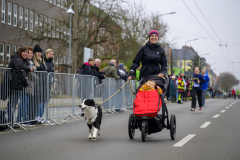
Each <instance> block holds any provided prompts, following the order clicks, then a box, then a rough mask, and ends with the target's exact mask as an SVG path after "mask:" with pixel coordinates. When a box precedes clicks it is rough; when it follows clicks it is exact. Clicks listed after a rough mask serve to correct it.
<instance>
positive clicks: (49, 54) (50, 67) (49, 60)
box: [44, 49, 54, 72]
mask: <svg viewBox="0 0 240 160" xmlns="http://www.w3.org/2000/svg"><path fill="white" fill-rule="evenodd" d="M53 55H54V53H53V50H52V49H47V51H46V54H45V55H44V61H45V65H46V66H47V71H48V72H54V63H53Z"/></svg>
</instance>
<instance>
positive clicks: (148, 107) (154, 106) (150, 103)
mask: <svg viewBox="0 0 240 160" xmlns="http://www.w3.org/2000/svg"><path fill="white" fill-rule="evenodd" d="M161 106H162V101H161V98H160V96H159V94H158V91H157V90H156V89H155V90H150V91H138V92H137V96H136V98H135V100H134V103H133V111H134V114H135V115H136V116H137V117H142V116H148V117H155V116H156V115H157V114H158V112H159V111H160V109H161Z"/></svg>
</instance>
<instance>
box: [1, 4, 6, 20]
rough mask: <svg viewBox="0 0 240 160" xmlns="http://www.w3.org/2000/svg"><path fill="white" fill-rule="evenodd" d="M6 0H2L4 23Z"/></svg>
mask: <svg viewBox="0 0 240 160" xmlns="http://www.w3.org/2000/svg"><path fill="white" fill-rule="evenodd" d="M5 10H6V1H4V0H2V23H5Z"/></svg>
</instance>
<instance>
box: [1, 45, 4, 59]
mask: <svg viewBox="0 0 240 160" xmlns="http://www.w3.org/2000/svg"><path fill="white" fill-rule="evenodd" d="M0 61H2V62H3V61H4V43H1V45H0Z"/></svg>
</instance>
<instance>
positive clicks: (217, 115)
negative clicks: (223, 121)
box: [212, 114, 220, 118]
mask: <svg viewBox="0 0 240 160" xmlns="http://www.w3.org/2000/svg"><path fill="white" fill-rule="evenodd" d="M219 116H220V114H216V115H215V116H213V117H212V118H218V117H219Z"/></svg>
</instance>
